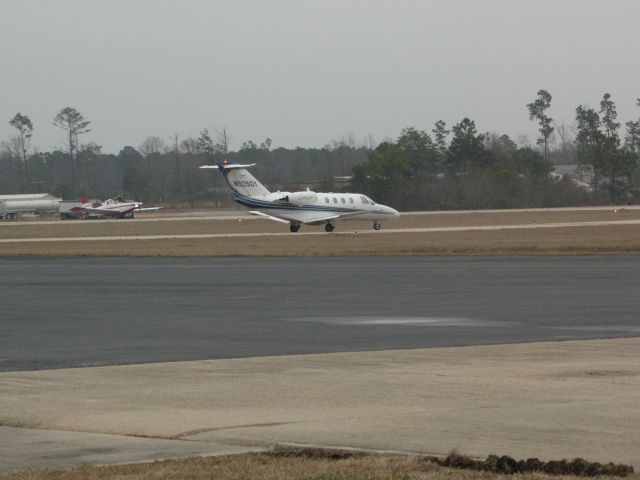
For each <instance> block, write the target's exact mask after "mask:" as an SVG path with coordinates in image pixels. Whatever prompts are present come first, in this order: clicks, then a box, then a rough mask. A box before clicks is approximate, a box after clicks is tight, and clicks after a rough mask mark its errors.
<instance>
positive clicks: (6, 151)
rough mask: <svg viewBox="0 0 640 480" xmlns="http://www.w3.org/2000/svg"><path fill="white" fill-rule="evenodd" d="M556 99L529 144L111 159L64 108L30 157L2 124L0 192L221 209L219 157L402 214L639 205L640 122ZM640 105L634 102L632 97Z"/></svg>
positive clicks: (170, 150) (543, 103)
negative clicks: (560, 172)
mask: <svg viewBox="0 0 640 480" xmlns="http://www.w3.org/2000/svg"><path fill="white" fill-rule="evenodd" d="M551 101H552V96H551V94H550V93H549V92H548V91H546V90H540V91H538V93H537V96H536V98H535V99H534V100H533V101H532V102H531V103H529V104H527V105H526V112H527V114H528V116H529V118H530V120H531V121H533V122H536V125H537V128H538V137H537V138H536V143H535V145H530V144H529V143H528V142H527V141H526V140H523V139H518V141H514V140H513V139H511V138H510V137H509V136H508V135H504V134H503V135H501V134H498V133H480V132H478V130H477V127H476V125H475V122H474V121H473V120H471V119H469V118H463V119H462V120H460V121H459V122H458V123H456V124H455V125H453V126H452V127H451V128H450V129H449V128H448V127H447V125H446V124H445V122H444V121H438V122H436V124H435V125H434V126H433V128H432V130H431V131H430V132H427V131H425V130H420V129H417V128H415V127H407V128H405V129H403V130H402V131H401V132H400V135H399V136H398V137H397V138H396V139H386V140H385V141H383V142H381V143H380V144H376V142H375V141H374V140H373V139H372V138H371V137H369V138H368V139H367V140H366V141H365V142H364V143H361V144H358V143H357V142H356V140H355V138H353V136H347V137H345V138H343V139H340V140H336V141H332V142H331V143H330V144H329V145H326V146H324V147H322V148H295V149H285V148H275V149H274V148H272V141H271V139H269V138H266V139H265V140H264V141H262V142H254V141H252V140H248V141H245V142H243V143H242V144H241V146H240V148H238V149H237V150H235V151H232V150H231V149H230V144H231V140H232V136H231V135H230V133H229V131H228V130H227V129H226V128H225V129H221V130H216V129H213V130H212V131H210V130H209V129H207V128H205V129H203V130H202V131H200V132H199V134H198V135H197V136H185V137H183V136H180V135H178V134H175V135H172V136H171V137H170V138H169V139H168V141H167V140H164V139H162V138H161V137H158V136H150V137H147V138H146V139H144V140H143V141H142V142H141V143H140V145H139V146H138V147H133V146H125V147H123V148H122V149H121V150H120V152H119V153H118V154H117V155H113V154H105V153H103V152H102V148H101V147H100V146H99V145H97V144H95V143H93V142H87V143H82V142H81V141H80V140H81V138H83V136H84V135H85V134H87V133H89V132H91V121H89V120H87V119H86V118H85V117H84V116H83V115H82V113H80V112H79V111H78V110H77V109H75V108H73V107H65V108H63V109H61V110H60V111H59V112H58V113H57V114H56V115H55V116H54V118H53V124H54V125H55V126H56V127H58V128H60V129H61V130H63V131H64V134H65V145H64V146H63V147H62V148H60V149H56V150H53V151H48V152H34V151H33V149H32V148H31V140H32V138H33V134H34V125H33V123H32V121H31V119H30V118H29V117H28V116H27V115H24V114H22V113H17V114H16V115H14V116H13V117H12V118H11V119H10V120H9V125H10V126H11V127H12V128H13V129H14V130H15V132H16V134H15V135H12V136H10V137H9V139H8V140H7V141H4V142H2V148H1V149H0V192H1V193H26V192H35V191H39V192H45V191H47V192H51V193H53V194H56V195H58V196H61V197H63V198H83V197H98V198H106V197H110V196H114V195H116V194H118V193H124V194H125V195H126V196H128V197H129V198H135V199H137V200H141V201H145V202H158V203H167V204H171V203H173V204H192V205H193V204H203V203H206V202H209V203H213V204H215V205H228V204H230V203H231V201H232V198H231V196H230V195H229V192H228V191H227V190H226V186H225V185H224V183H223V182H222V181H221V180H220V179H219V178H218V176H216V175H215V174H212V172H203V171H201V170H198V167H199V166H200V165H202V164H205V163H213V162H216V161H221V160H223V159H229V160H231V161H238V162H250V163H256V167H255V174H256V175H257V176H258V177H259V178H261V179H262V180H264V183H266V184H267V185H268V186H269V187H270V188H272V189H281V190H288V189H292V188H301V187H303V186H304V185H311V186H312V187H316V188H318V189H321V190H325V191H339V190H340V189H344V188H346V187H343V186H342V185H343V184H342V183H336V182H335V180H336V178H337V177H352V179H351V185H350V186H349V189H351V190H352V191H359V192H362V193H365V194H367V195H370V196H371V197H373V198H374V199H376V200H377V201H380V202H381V203H388V204H391V205H394V206H396V207H398V208H400V209H404V210H411V209H460V208H468V209H476V208H512V207H513V208H515V207H544V206H561V205H585V204H591V203H617V202H635V201H637V200H638V199H639V198H640V167H639V164H640V162H639V158H640V119H638V120H637V121H630V122H627V123H626V125H625V127H626V129H625V131H624V133H621V131H620V129H621V124H620V123H619V122H618V121H617V111H616V106H615V103H614V102H613V99H612V97H611V95H610V94H608V93H607V94H604V96H603V98H602V100H601V102H600V105H599V108H592V107H589V106H586V105H580V106H578V107H577V108H576V119H575V126H573V127H570V128H566V127H565V125H564V124H562V125H558V124H556V123H555V122H554V121H553V118H551V117H550V115H549V113H550V109H551ZM638 106H640V99H639V100H638ZM561 163H567V164H568V163H577V164H579V165H581V168H583V169H586V170H588V171H589V172H590V174H591V175H590V178H591V185H590V188H584V186H580V185H579V184H577V183H576V182H575V181H573V180H571V179H569V178H562V179H558V178H554V177H552V176H551V175H550V174H551V172H552V169H553V165H554V164H561Z"/></svg>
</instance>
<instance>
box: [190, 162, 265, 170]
mask: <svg viewBox="0 0 640 480" xmlns="http://www.w3.org/2000/svg"><path fill="white" fill-rule="evenodd" d="M254 165H255V163H249V164H246V165H240V164H238V163H229V164H228V165H202V166H201V167H199V168H215V169H216V170H218V169H219V168H220V167H221V166H222V168H223V169H224V170H230V169H232V168H249V167H253V166H254Z"/></svg>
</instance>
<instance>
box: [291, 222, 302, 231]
mask: <svg viewBox="0 0 640 480" xmlns="http://www.w3.org/2000/svg"><path fill="white" fill-rule="evenodd" d="M289 230H290V231H291V233H296V232H297V231H298V230H300V224H299V223H292V224H290V225H289Z"/></svg>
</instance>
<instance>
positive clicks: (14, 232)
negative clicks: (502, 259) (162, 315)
mask: <svg viewBox="0 0 640 480" xmlns="http://www.w3.org/2000/svg"><path fill="white" fill-rule="evenodd" d="M244 214H245V212H242V215H244ZM158 218H159V219H161V218H162V217H160V216H159V217H158ZM602 220H606V221H612V220H640V210H624V209H620V210H617V211H616V210H614V209H611V210H606V211H605V210H588V211H585V210H577V211H564V210H560V211H553V210H552V211H544V212H499V213H498V212H482V211H478V212H473V213H438V214H426V215H412V214H407V215H404V216H402V217H401V218H400V219H398V220H396V221H393V222H388V223H386V224H385V229H386V228H389V229H392V228H433V227H464V226H483V225H520V224H524V225H526V224H536V223H564V222H589V221H592V222H593V221H602ZM302 228H303V230H302V231H317V232H321V231H322V226H303V227H302ZM347 230H349V231H351V230H360V231H363V230H367V231H368V230H371V224H370V222H355V221H353V222H344V223H340V224H339V226H338V230H337V231H338V232H340V231H347ZM278 232H287V226H286V225H283V224H279V223H275V222H271V221H269V220H265V219H260V218H250V219H246V218H245V219H242V220H241V221H238V219H237V218H230V219H228V220H207V219H199V220H173V221H162V220H159V221H142V222H141V221H137V220H120V221H113V222H108V223H104V222H96V221H91V220H87V221H81V220H76V221H64V222H59V223H56V224H43V225H20V222H15V223H12V224H11V225H7V224H5V225H4V226H3V225H2V224H0V238H43V237H95V236H119V235H173V234H186V233H189V234H209V233H278Z"/></svg>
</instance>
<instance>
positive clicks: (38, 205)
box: [0, 193, 62, 220]
mask: <svg viewBox="0 0 640 480" xmlns="http://www.w3.org/2000/svg"><path fill="white" fill-rule="evenodd" d="M61 201H62V199H61V198H58V197H55V196H53V195H51V194H48V193H31V194H22V195H0V219H2V220H5V219H6V220H10V219H16V218H18V216H20V215H23V214H25V213H52V212H57V211H58V210H59V208H60V202H61Z"/></svg>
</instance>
